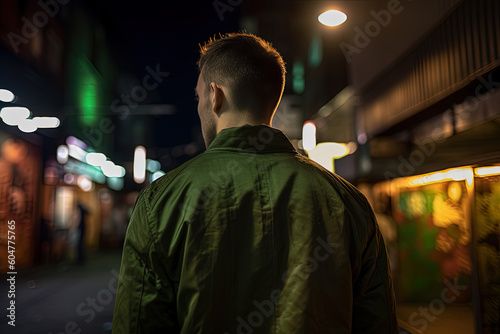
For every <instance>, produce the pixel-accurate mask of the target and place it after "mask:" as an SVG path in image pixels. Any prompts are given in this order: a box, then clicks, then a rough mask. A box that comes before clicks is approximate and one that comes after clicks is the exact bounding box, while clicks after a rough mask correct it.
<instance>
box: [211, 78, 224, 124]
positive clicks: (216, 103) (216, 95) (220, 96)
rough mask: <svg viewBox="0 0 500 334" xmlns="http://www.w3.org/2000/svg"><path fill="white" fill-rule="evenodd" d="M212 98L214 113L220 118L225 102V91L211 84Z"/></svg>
mask: <svg viewBox="0 0 500 334" xmlns="http://www.w3.org/2000/svg"><path fill="white" fill-rule="evenodd" d="M210 97H211V103H212V111H213V112H214V113H215V114H216V115H217V116H219V115H220V112H221V109H222V103H223V101H224V98H225V97H224V91H223V90H222V88H220V87H219V86H218V85H217V84H216V83H215V82H211V83H210Z"/></svg>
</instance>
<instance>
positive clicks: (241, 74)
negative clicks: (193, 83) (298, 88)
mask: <svg viewBox="0 0 500 334" xmlns="http://www.w3.org/2000/svg"><path fill="white" fill-rule="evenodd" d="M198 68H199V70H200V73H202V74H203V77H204V80H205V83H206V88H207V89H209V85H210V83H211V82H215V83H218V84H221V85H223V86H226V87H228V88H229V90H230V99H231V100H232V102H233V104H234V107H235V108H236V109H237V110H252V111H254V112H259V111H260V110H262V112H263V113H266V114H262V115H259V116H268V117H269V116H272V114H273V113H274V111H275V110H276V108H277V107H278V103H279V101H280V99H281V95H282V94H283V90H284V87H285V73H286V69H285V62H284V61H283V58H282V57H281V55H280V54H279V52H278V51H276V49H275V48H274V47H273V46H272V45H271V44H270V43H269V42H266V41H264V40H263V39H262V38H260V37H257V36H255V35H252V34H248V33H230V34H227V35H224V36H221V37H220V38H219V39H215V38H214V39H210V40H209V41H208V42H206V43H205V45H203V46H201V45H200V59H199V61H198ZM269 112H270V114H268V113H269Z"/></svg>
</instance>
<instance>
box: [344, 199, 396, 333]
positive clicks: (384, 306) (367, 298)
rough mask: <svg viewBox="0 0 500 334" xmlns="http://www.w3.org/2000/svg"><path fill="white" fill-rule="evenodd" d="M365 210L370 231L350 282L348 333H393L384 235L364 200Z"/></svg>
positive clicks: (392, 303) (393, 307)
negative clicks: (353, 281)
mask: <svg viewBox="0 0 500 334" xmlns="http://www.w3.org/2000/svg"><path fill="white" fill-rule="evenodd" d="M364 202H365V210H366V212H367V218H368V222H369V226H371V231H370V233H369V234H368V238H367V240H366V244H365V248H364V249H363V251H362V254H363V255H362V262H361V273H360V275H359V277H358V280H357V282H356V284H355V286H354V293H355V297H354V307H353V314H354V315H355V318H356V319H354V321H353V329H352V333H380V334H382V333H383V334H388V333H392V334H397V333H399V326H398V320H397V313H396V302H395V296H394V290H393V283H392V276H391V271H390V266H389V261H388V257H387V251H386V248H385V243H384V239H383V237H382V234H381V233H380V230H379V228H378V224H377V221H376V218H375V215H374V214H373V211H372V209H371V207H370V205H369V204H368V202H367V201H366V199H364Z"/></svg>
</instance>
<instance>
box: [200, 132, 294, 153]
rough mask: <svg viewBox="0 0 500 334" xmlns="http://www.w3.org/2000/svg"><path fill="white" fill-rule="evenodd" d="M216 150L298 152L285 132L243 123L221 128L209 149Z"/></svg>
mask: <svg viewBox="0 0 500 334" xmlns="http://www.w3.org/2000/svg"><path fill="white" fill-rule="evenodd" d="M215 150H226V151H227V150H231V151H237V152H247V153H295V154H298V153H297V151H296V150H295V148H294V147H293V145H292V143H290V140H289V139H288V138H287V137H286V136H285V134H284V133H283V132H281V131H280V130H278V129H276V128H272V127H269V126H266V125H243V126H240V127H235V128H227V129H224V130H221V131H220V132H219V133H218V134H217V136H216V137H215V139H214V141H213V142H212V144H210V146H209V147H208V149H207V151H215Z"/></svg>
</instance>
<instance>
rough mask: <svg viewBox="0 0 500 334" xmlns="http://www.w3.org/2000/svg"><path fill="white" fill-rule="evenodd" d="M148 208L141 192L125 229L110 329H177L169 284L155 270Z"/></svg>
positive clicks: (119, 331) (118, 333)
mask: <svg viewBox="0 0 500 334" xmlns="http://www.w3.org/2000/svg"><path fill="white" fill-rule="evenodd" d="M148 214H150V210H148V207H147V200H146V196H144V191H143V192H141V194H140V195H139V197H138V199H137V201H136V204H135V206H134V210H133V213H132V216H131V218H130V223H129V226H128V228H127V234H126V237H125V243H124V246H123V254H122V260H121V267H120V276H119V281H118V288H117V295H116V301H115V309H114V314H113V327H112V332H113V333H115V334H125V333H176V332H179V326H178V321H177V312H176V296H175V292H174V288H173V285H172V283H171V282H170V281H169V280H168V278H166V277H165V276H164V275H161V274H159V273H161V272H162V271H161V270H158V268H157V267H158V263H159V262H160V261H159V260H158V259H156V258H155V255H154V254H157V252H155V248H156V247H155V242H154V238H153V234H152V232H151V226H150V219H149V218H148Z"/></svg>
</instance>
